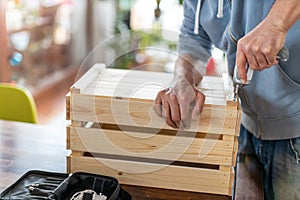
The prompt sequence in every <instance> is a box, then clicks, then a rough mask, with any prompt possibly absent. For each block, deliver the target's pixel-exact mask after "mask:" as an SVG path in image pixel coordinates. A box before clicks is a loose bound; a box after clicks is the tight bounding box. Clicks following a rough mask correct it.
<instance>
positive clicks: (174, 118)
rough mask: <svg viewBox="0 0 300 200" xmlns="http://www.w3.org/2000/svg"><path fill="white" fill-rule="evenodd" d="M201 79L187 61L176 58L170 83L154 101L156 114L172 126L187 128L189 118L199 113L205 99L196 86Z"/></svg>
mask: <svg viewBox="0 0 300 200" xmlns="http://www.w3.org/2000/svg"><path fill="white" fill-rule="evenodd" d="M189 58H190V59H189V60H190V61H191V57H189ZM201 79H202V76H201V75H200V74H199V73H198V72H197V70H195V68H194V67H193V65H192V64H191V63H190V62H189V61H187V60H185V59H183V58H178V60H177V61H176V64H175V75H174V79H173V80H172V83H171V84H170V86H169V88H167V89H165V90H162V91H160V92H159V93H158V94H157V96H156V99H155V101H154V110H155V112H156V114H157V115H158V116H161V117H164V118H165V119H166V122H167V124H168V125H169V126H171V127H173V128H180V129H183V128H189V126H190V123H191V120H192V119H197V118H198V116H199V114H200V113H201V111H202V107H203V104H204V101H205V96H204V95H203V94H202V93H201V92H200V91H199V90H198V89H197V88H196V86H197V85H198V84H199V82H200V80H201Z"/></svg>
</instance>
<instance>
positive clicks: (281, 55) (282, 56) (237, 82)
mask: <svg viewBox="0 0 300 200" xmlns="http://www.w3.org/2000/svg"><path fill="white" fill-rule="evenodd" d="M276 59H277V60H278V61H287V60H288V59H289V50H288V49H287V48H286V47H283V48H282V49H280V51H279V52H278V54H277V56H276ZM246 74H247V81H246V82H242V80H241V79H240V77H239V74H238V71H237V66H235V68H234V73H233V84H234V99H235V100H236V99H237V95H238V91H239V88H240V87H243V86H245V85H249V84H250V83H251V80H252V76H253V69H251V68H250V67H249V64H248V63H246Z"/></svg>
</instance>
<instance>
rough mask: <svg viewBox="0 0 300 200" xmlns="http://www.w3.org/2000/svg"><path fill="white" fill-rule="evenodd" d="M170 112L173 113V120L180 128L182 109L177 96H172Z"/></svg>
mask: <svg viewBox="0 0 300 200" xmlns="http://www.w3.org/2000/svg"><path fill="white" fill-rule="evenodd" d="M169 105H170V111H171V120H172V121H173V123H175V124H176V127H177V128H178V127H179V126H180V120H181V118H180V109H179V105H178V100H177V97H176V95H175V94H170V102H169Z"/></svg>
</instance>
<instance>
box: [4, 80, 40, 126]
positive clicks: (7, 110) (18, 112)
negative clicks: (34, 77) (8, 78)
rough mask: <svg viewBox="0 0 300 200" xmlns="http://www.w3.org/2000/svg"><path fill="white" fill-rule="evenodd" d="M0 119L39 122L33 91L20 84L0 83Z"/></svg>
mask: <svg viewBox="0 0 300 200" xmlns="http://www.w3.org/2000/svg"><path fill="white" fill-rule="evenodd" d="M0 119H3V120H10V121H20V122H28V123H35V124H36V123H37V122H38V120H37V110H36V105H35V102H34V99H33V97H32V95H31V93H30V92H29V91H28V90H27V89H25V88H23V87H21V86H18V85H12V84H6V83H0Z"/></svg>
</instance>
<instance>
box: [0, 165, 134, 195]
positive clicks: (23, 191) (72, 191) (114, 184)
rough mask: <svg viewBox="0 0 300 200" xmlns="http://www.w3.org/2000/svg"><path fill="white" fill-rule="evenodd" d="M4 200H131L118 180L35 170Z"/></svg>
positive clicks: (3, 193) (10, 188) (17, 182)
mask: <svg viewBox="0 0 300 200" xmlns="http://www.w3.org/2000/svg"><path fill="white" fill-rule="evenodd" d="M0 199H1V200H42V199H48V200H71V199H74V200H77V199H78V200H80V199H82V200H131V195H130V194H129V193H127V192H126V191H125V190H123V189H122V188H121V186H120V184H119V182H118V180H117V179H115V178H113V177H109V176H103V175H96V174H90V173H85V172H76V173H73V174H65V173H56V172H46V171H38V170H32V171H28V172H26V173H25V174H24V175H23V176H22V177H20V178H19V179H18V180H17V181H16V182H14V183H13V184H12V185H11V186H9V187H8V188H7V189H5V190H4V191H3V192H2V193H1V194H0Z"/></svg>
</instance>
